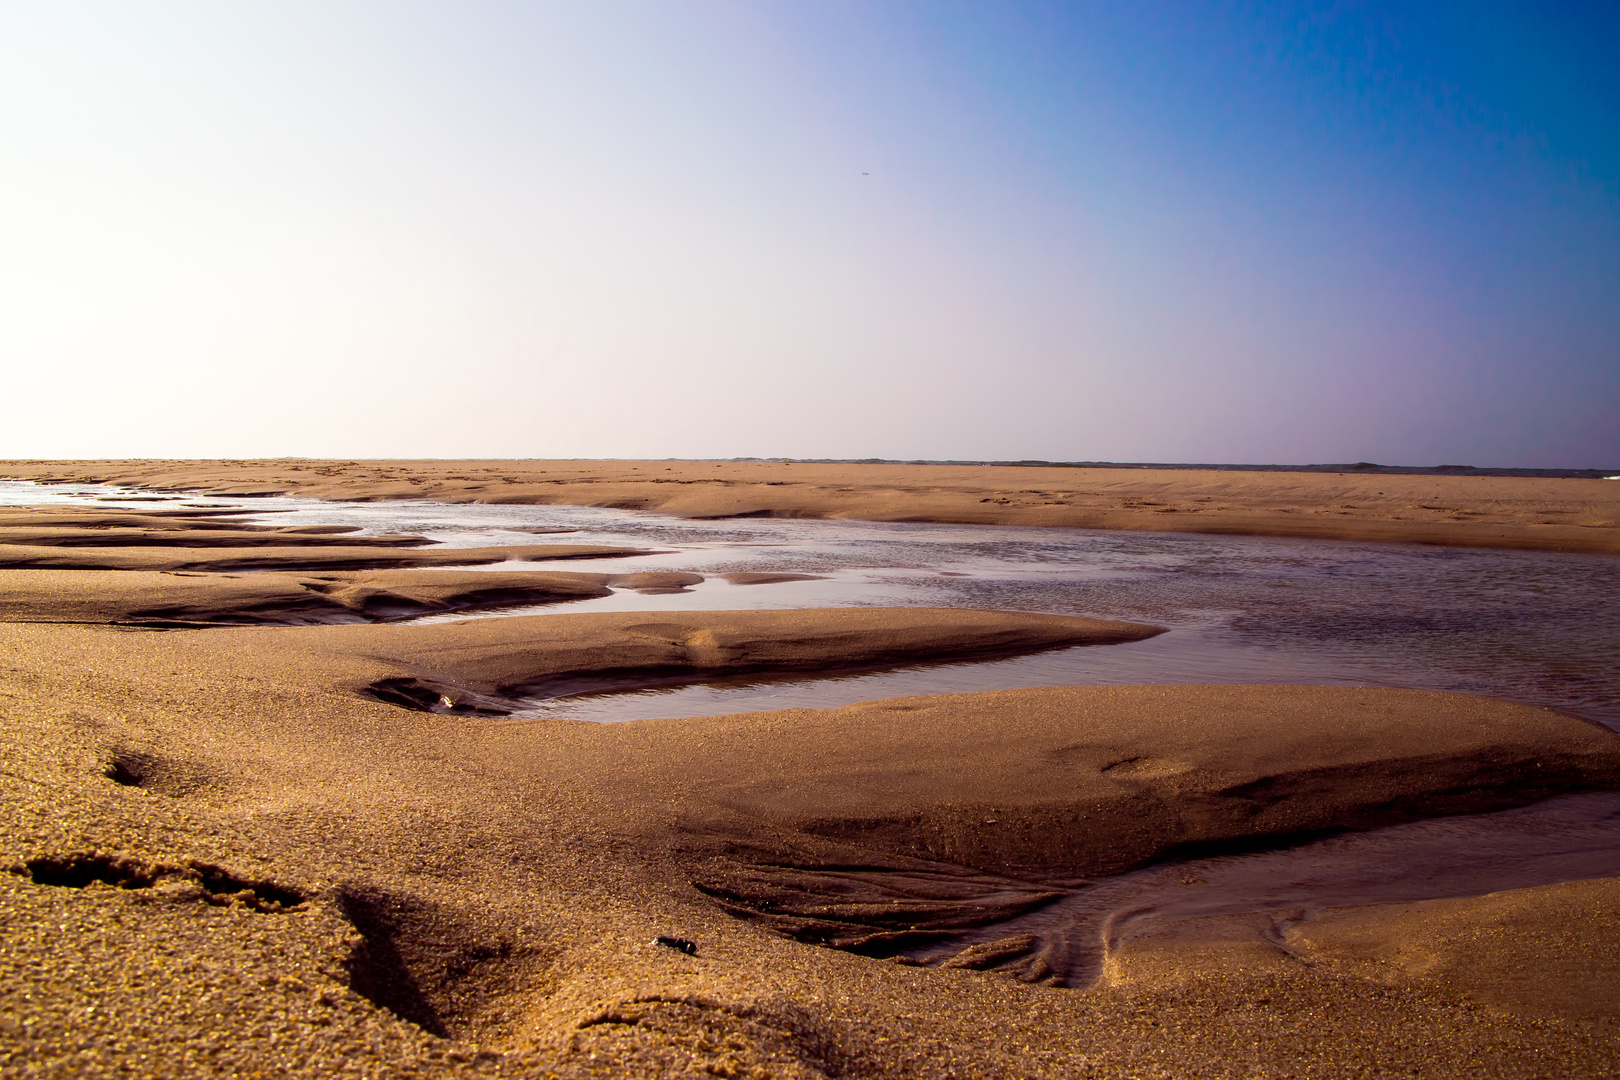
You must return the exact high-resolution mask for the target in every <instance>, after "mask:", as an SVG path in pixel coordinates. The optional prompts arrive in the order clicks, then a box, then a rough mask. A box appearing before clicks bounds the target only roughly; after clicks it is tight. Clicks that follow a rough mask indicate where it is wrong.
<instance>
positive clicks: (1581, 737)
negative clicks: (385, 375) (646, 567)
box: [0, 613, 1620, 1077]
mask: <svg viewBox="0 0 1620 1080" xmlns="http://www.w3.org/2000/svg"><path fill="white" fill-rule="evenodd" d="M737 614H738V613H703V614H702V615H701V616H700V615H694V616H692V618H694V619H697V618H701V619H705V620H708V628H709V629H710V630H712V631H713V632H714V633H715V634H716V636H717V637H719V636H721V635H722V634H723V633H724V632H726V631H727V630H728V628H730V627H732V626H733V625H734V624H733V622H732V620H733V619H735V618H736V617H737ZM820 614H821V613H802V617H803V618H804V619H805V623H804V624H803V625H802V626H801V628H800V629H801V632H803V633H808V634H812V636H813V632H814V631H815V629H816V624H817V622H818V621H819V615H820ZM506 621H516V620H506ZM444 625H447V626H454V625H455V624H444ZM431 629H433V628H431V627H369V626H355V627H317V628H292V629H253V628H237V629H217V630H208V631H201V632H195V633H185V632H182V633H156V634H154V633H129V632H122V631H118V630H116V629H110V628H92V627H80V626H61V625H55V626H47V625H37V624H36V625H24V624H9V625H4V626H0V656H4V657H5V665H6V679H5V681H4V684H3V685H4V695H5V696H4V700H3V701H0V709H3V711H4V715H5V716H6V717H7V723H6V724H5V725H4V727H3V729H0V732H3V736H0V737H3V738H4V740H5V750H4V752H5V761H6V768H7V771H8V783H7V784H6V785H5V787H4V789H3V794H0V798H3V799H4V801H5V813H4V815H0V830H3V836H4V850H5V852H6V853H7V854H6V858H7V860H8V861H10V862H11V865H12V870H13V873H11V874H5V875H0V927H3V930H4V933H3V937H0V940H3V945H0V1015H3V1017H4V1019H3V1020H0V1026H3V1027H4V1030H5V1032H6V1036H7V1040H6V1051H5V1053H7V1054H8V1055H10V1057H9V1059H8V1061H7V1064H8V1065H10V1066H11V1067H13V1068H17V1067H19V1066H21V1065H22V1064H23V1063H26V1064H27V1065H28V1066H29V1067H30V1068H32V1069H33V1070H34V1071H35V1073H36V1074H38V1075H61V1076H69V1075H72V1076H84V1075H109V1074H113V1073H114V1072H117V1071H120V1070H122V1072H123V1074H125V1075H144V1076H164V1075H176V1074H190V1075H231V1074H233V1073H240V1074H249V1073H252V1072H255V1071H258V1072H262V1073H265V1074H272V1073H273V1074H275V1075H288V1076H332V1075H338V1076H344V1075H354V1076H384V1075H387V1076H411V1075H418V1076H460V1075H483V1076H492V1075H509V1076H534V1075H540V1076H544V1075H558V1076H589V1075H613V1076H658V1075H680V1076H714V1075H728V1074H729V1075H737V1076H748V1075H759V1076H764V1075H773V1076H799V1077H815V1076H939V1077H943V1076H969V1075H971V1076H987V1077H1003V1076H1004V1077H1024V1076H1050V1077H1058V1076H1074V1075H1088V1074H1089V1075H1097V1076H1142V1075H1161V1076H1249V1075H1255V1074H1256V1073H1259V1074H1263V1075H1285V1074H1287V1073H1289V1072H1291V1071H1292V1072H1295V1073H1299V1074H1309V1075H1314V1076H1353V1075H1368V1074H1375V1075H1389V1074H1417V1075H1430V1076H1450V1075H1459V1074H1464V1073H1468V1072H1470V1071H1477V1070H1479V1069H1481V1068H1483V1067H1484V1066H1485V1065H1486V1063H1488V1065H1489V1069H1490V1071H1491V1074H1492V1075H1499V1076H1546V1075H1600V1074H1607V1073H1612V1072H1614V1071H1615V1070H1616V1068H1620V1053H1617V1051H1616V1048H1615V1046H1614V1044H1613V1043H1612V1042H1611V1041H1609V1040H1607V1039H1600V1038H1595V1037H1594V1036H1593V1034H1592V1033H1591V1028H1590V1025H1589V1024H1588V1023H1587V1022H1586V1021H1585V1020H1584V1018H1583V1017H1584V1013H1583V1012H1582V1010H1585V1011H1587V1012H1589V1011H1590V1010H1591V1004H1590V1003H1589V1002H1582V1003H1580V1004H1579V1008H1577V1009H1571V1010H1569V1011H1564V1012H1560V1011H1559V1008H1558V1004H1557V1002H1556V1001H1554V1002H1553V1003H1552V1004H1551V1005H1550V1006H1549V1004H1548V1003H1547V1002H1539V1003H1538V1004H1537V1005H1536V1007H1535V1009H1534V1010H1533V1011H1525V1010H1521V1009H1519V1007H1518V1006H1517V1005H1516V1004H1515V999H1513V998H1512V997H1511V996H1505V997H1503V998H1502V999H1501V1000H1499V1001H1497V1000H1493V1001H1491V1002H1488V1003H1482V1002H1481V1001H1479V1000H1477V999H1475V998H1473V997H1470V996H1469V995H1468V994H1467V993H1466V991H1465V990H1460V989H1458V987H1459V986H1463V985H1464V984H1463V983H1461V982H1446V981H1441V980H1438V979H1436V978H1433V977H1431V976H1430V975H1427V974H1423V975H1412V976H1408V975H1406V974H1405V973H1404V971H1403V969H1400V968H1398V967H1396V968H1394V969H1393V970H1392V972H1384V971H1380V972H1378V974H1377V977H1369V976H1368V975H1367V974H1365V973H1363V972H1361V971H1360V970H1359V969H1358V968H1357V966H1356V965H1357V964H1358V963H1361V961H1360V960H1359V959H1357V956H1359V953H1358V954H1357V955H1355V956H1351V957H1350V958H1349V959H1347V960H1344V961H1342V962H1339V961H1336V962H1335V963H1333V964H1300V963H1291V964H1289V965H1288V966H1284V967H1278V966H1276V965H1275V964H1274V965H1271V966H1265V965H1253V964H1248V965H1246V964H1245V963H1242V962H1239V960H1235V959H1234V958H1233V957H1232V956H1230V955H1227V954H1215V955H1210V954H1208V953H1207V951H1206V952H1201V951H1199V950H1198V949H1196V948H1191V949H1183V950H1182V951H1181V952H1180V954H1179V955H1180V956H1181V960H1182V962H1180V963H1179V964H1178V965H1177V966H1176V977H1175V979H1174V980H1168V981H1167V980H1166V979H1164V978H1163V977H1161V976H1159V975H1150V976H1144V977H1143V978H1141V979H1140V980H1133V979H1132V978H1130V977H1129V976H1128V971H1127V972H1126V973H1125V974H1124V975H1122V976H1121V977H1118V978H1116V979H1114V980H1113V981H1111V982H1109V983H1107V984H1105V985H1101V986H1098V987H1094V988H1091V989H1067V990H1065V989H1058V988H1053V987H1050V986H1044V985H1040V984H1039V981H1038V978H1037V981H1036V982H1033V983H1030V982H1025V981H1022V980H1023V979H1025V978H1029V977H1031V976H1036V977H1038V976H1039V974H1040V972H1039V970H1038V967H1037V966H1036V965H1035V964H1034V963H1033V961H1034V960H1038V959H1039V957H1038V951H1037V954H1036V955H1034V956H1033V957H1032V956H1031V955H1030V954H1029V953H1027V952H1026V953H1024V954H1020V955H1011V956H1004V957H1002V958H1001V962H997V957H996V956H994V955H992V956H990V958H989V963H988V964H987V963H985V961H984V952H985V950H982V949H981V950H980V951H979V954H978V955H977V956H974V955H970V956H968V957H966V958H965V959H964V962H963V963H964V965H966V966H958V967H956V968H950V969H940V968H917V967H913V966H907V965H905V964H901V963H897V962H895V961H894V960H891V959H884V958H882V956H881V954H882V953H885V952H887V951H890V950H891V949H892V948H893V947H894V946H895V945H896V943H897V942H896V938H895V937H894V936H892V935H895V934H913V935H916V934H917V933H918V932H920V933H921V934H923V935H932V939H933V940H936V941H948V940H949V934H950V933H951V932H952V931H953V930H958V929H960V928H962V927H964V926H969V925H975V924H978V923H982V922H983V921H985V920H986V919H987V918H989V919H994V918H997V917H1001V916H1005V915H1009V914H1015V913H1016V912H1018V911H1019V910H1023V909H1024V908H1026V907H1028V906H1030V905H1033V904H1038V903H1040V902H1042V900H1043V899H1044V898H1047V897H1050V896H1052V895H1060V894H1061V893H1062V892H1063V890H1065V889H1068V888H1071V887H1073V881H1072V878H1070V877H1068V876H1067V875H1070V874H1073V873H1074V872H1077V871H1081V872H1089V871H1093V870H1102V869H1107V868H1110V867H1114V866H1121V865H1130V864H1134V863H1137V862H1139V861H1141V860H1144V859H1153V858H1157V857H1160V856H1162V854H1163V853H1164V852H1165V851H1166V849H1167V845H1169V846H1174V845H1176V844H1184V843H1186V842H1188V841H1189V840H1201V841H1220V840H1222V839H1223V838H1231V837H1234V836H1235V837H1240V838H1244V837H1254V836H1256V835H1276V834H1278V833H1279V832H1281V833H1284V834H1286V833H1291V832H1293V831H1294V830H1297V829H1299V828H1302V827H1304V828H1309V827H1312V826H1313V825H1316V824H1320V823H1323V822H1328V821H1343V820H1352V821H1360V822H1363V823H1369V824H1371V823H1376V822H1377V821H1382V820H1388V819H1390V818H1399V817H1404V816H1408V815H1411V814H1422V813H1432V812H1438V811H1440V810H1447V809H1451V810H1454V809H1461V808H1465V807H1467V808H1479V807H1484V806H1494V805H1501V804H1503V803H1509V802H1518V801H1524V800H1529V799H1533V798H1536V797H1538V796H1540V795H1542V794H1545V793H1546V792H1547V791H1549V790H1562V789H1567V788H1569V787H1577V788H1578V787H1584V786H1589V785H1612V784H1613V783H1614V782H1615V778H1616V776H1617V773H1620V738H1616V737H1615V736H1613V735H1611V734H1610V733H1608V732H1606V731H1604V730H1601V729H1598V728H1595V727H1593V726H1591V725H1588V724H1585V723H1582V722H1580V721H1577V720H1572V719H1569V718H1567V717H1561V716H1558V715H1557V714H1554V713H1551V712H1548V711H1546V710H1540V709H1531V708H1528V707H1524V706H1516V705H1509V704H1505V703H1500V702H1491V701H1485V700H1482V699H1477V698H1468V697H1461V696H1457V695H1441V694H1431V693H1422V692H1412V691H1381V692H1377V693H1369V692H1367V691H1360V690H1356V689H1354V688H1333V689H1328V688H1289V687H1222V688H1198V687H1177V688H1164V689H1155V688H1106V687H1092V688H1069V689H1062V690H1048V691H1008V692H1001V693H991V694H974V695H958V696H953V697H950V698H946V699H909V700H905V701H899V702H884V703H880V704H875V705H866V706H852V707H849V708H845V709H837V710H827V711H794V712H787V713H767V714H755V715H743V716H733V717H717V718H711V719H706V720H699V721H662V722H660V721H654V722H641V723H632V724H622V725H593V724H586V723H568V722H547V721H531V722H519V721H513V720H487V719H482V718H476V717H458V716H444V715H433V714H426V713H422V712H416V711H410V710H406V709H402V708H399V707H396V706H392V705H389V704H386V703H383V702H379V701H373V700H367V699H365V698H364V697H361V696H359V695H357V694H356V693H355V692H354V690H353V686H352V684H353V682H355V681H356V680H357V679H360V678H363V677H365V676H367V675H369V674H370V673H371V672H373V671H374V670H377V667H378V666H379V665H381V666H384V667H386V666H391V665H392V664H394V663H396V662H397V661H395V660H387V661H383V660H379V659H376V658H373V657H368V656H364V655H360V654H359V653H356V652H353V651H351V649H350V646H349V645H348V644H344V645H342V646H341V647H335V648H332V649H330V650H328V649H326V648H325V647H324V646H318V644H317V643H319V642H320V641H321V639H329V640H331V641H337V640H338V639H340V638H348V637H356V638H361V637H364V638H370V639H376V640H381V639H380V638H378V637H377V635H379V634H381V633H382V632H383V631H390V630H393V631H402V630H431ZM385 636H391V635H385ZM823 640H830V639H826V638H824V639H823ZM843 640H844V641H845V642H846V644H847V642H848V638H847V636H846V637H845V638H844V639H843ZM1102 647H1106V646H1102ZM841 649H842V647H840V648H839V649H829V650H827V651H826V656H827V658H828V659H829V660H838V661H840V662H842V661H845V660H847V659H849V655H848V653H847V652H843V651H841ZM365 651H366V650H365V649H362V650H361V652H365ZM412 655H413V656H416V655H418V654H416V653H413V654H412ZM1144 718H1146V719H1148V720H1149V721H1150V723H1149V726H1148V727H1146V728H1144V727H1143V726H1142V721H1143V719H1144ZM1009 732H1012V733H1015V734H1016V738H1008V737H1006V735H1007V733H1009ZM998 733H1000V734H999V735H998ZM1538 763H1539V767H1538ZM981 814H982V815H983V816H982V817H981V816H979V815H981ZM1079 815H1084V816H1085V820H1084V821H1083V822H1080V823H1077V822H1076V821H1075V820H1074V818H1075V817H1076V816H1079ZM991 817H994V818H995V823H994V824H989V823H988V822H987V819H988V818H991ZM1054 843H1056V844H1058V845H1059V846H1060V847H1062V848H1063V850H1064V851H1065V852H1066V854H1065V855H1064V860H1063V862H1062V865H1061V866H1058V867H1055V869H1057V870H1059V871H1060V872H1061V873H1060V874H1053V873H1052V870H1053V869H1054V867H1046V866H1043V867H1042V868H1041V869H1040V870H1039V871H1038V872H1036V871H1032V869H1031V858H1032V857H1033V856H1036V855H1038V853H1039V852H1040V851H1042V850H1044V849H1046V848H1048V847H1050V846H1051V845H1052V844H1054ZM1572 903H1574V904H1575V906H1576V907H1577V908H1578V909H1579V910H1580V911H1587V910H1602V909H1601V908H1596V909H1594V908H1593V907H1592V904H1591V903H1589V902H1588V901H1587V900H1586V899H1583V898H1581V897H1577V898H1576V899H1575V900H1574V901H1572ZM1583 905H1584V906H1583ZM1449 917H1451V918H1452V919H1453V924H1452V925H1454V926H1466V925H1469V924H1468V919H1469V918H1470V916H1469V915H1468V914H1467V913H1466V912H1465V913H1463V914H1461V915H1454V916H1449ZM1488 917H1489V916H1486V915H1474V916H1472V918H1473V920H1474V923H1479V922H1481V920H1482V919H1485V918H1488ZM1459 920H1460V921H1459ZM1391 925H1393V927H1394V930H1393V931H1392V932H1390V933H1386V936H1385V937H1383V938H1379V937H1377V934H1378V933H1384V931H1380V930H1378V929H1377V927H1376V925H1375V927H1374V931H1373V941H1372V943H1371V944H1369V943H1367V937H1366V934H1367V932H1366V931H1358V932H1360V933H1362V936H1361V937H1357V938H1354V940H1353V941H1352V942H1351V944H1348V945H1346V944H1335V943H1336V942H1341V941H1351V938H1350V937H1349V936H1348V935H1349V933H1350V931H1349V930H1346V931H1345V932H1344V933H1342V934H1340V936H1339V937H1337V938H1332V939H1328V938H1323V942H1324V943H1323V944H1321V945H1319V946H1317V947H1318V948H1319V949H1320V950H1322V951H1323V952H1324V953H1325V952H1327V951H1328V950H1330V949H1333V948H1338V949H1339V950H1340V951H1341V952H1343V951H1346V950H1349V951H1351V952H1355V951H1356V950H1360V953H1365V952H1367V951H1369V950H1372V951H1376V950H1377V949H1380V948H1388V947H1391V946H1390V945H1388V944H1387V942H1394V943H1395V945H1394V947H1398V946H1399V942H1400V941H1401V940H1403V939H1404V938H1403V935H1405V934H1408V933H1410V931H1408V930H1407V929H1406V924H1404V923H1401V922H1400V921H1399V920H1397V921H1396V922H1394V923H1393V924H1391ZM913 928H915V930H914V929H913ZM658 935H664V936H668V937H671V938H675V939H683V940H688V941H691V942H693V943H695V950H696V955H693V956H689V955H686V954H684V953H682V952H679V951H676V950H674V949H672V948H668V947H665V946H660V945H656V944H653V943H652V942H653V939H654V937H655V936H658ZM885 935H890V936H885ZM818 941H821V942H827V943H830V944H833V945H843V946H845V948H829V947H823V946H820V945H817V944H816V942H818ZM851 950H853V951H851ZM1273 951H1275V950H1273ZM1453 951H1457V950H1455V949H1454V950H1453ZM1532 952H1534V950H1532ZM869 953H876V954H880V955H863V954H869ZM1279 955H1280V954H1279ZM1604 955H1606V954H1603V955H1598V954H1597V953H1595V952H1594V951H1592V950H1585V951H1581V950H1571V949H1565V950H1564V951H1563V952H1562V953H1560V954H1559V959H1558V963H1559V964H1560V965H1563V966H1564V967H1567V966H1568V965H1570V964H1574V965H1576V966H1577V967H1579V966H1580V965H1582V964H1584V965H1585V967H1584V968H1582V970H1583V971H1585V972H1586V973H1587V977H1588V978H1591V977H1592V974H1591V973H1592V971H1593V970H1594V968H1595V967H1601V961H1602V960H1603V956H1604ZM1284 959H1285V960H1286V957H1285V958H1284ZM976 967H985V968H986V969H985V970H976V969H975V968H976ZM1559 970H1563V967H1560V968H1559ZM1602 970H1609V969H1602ZM1549 1008H1550V1009H1551V1011H1552V1013H1553V1015H1551V1016H1550V1017H1549V1015H1548V1011H1549Z"/></svg>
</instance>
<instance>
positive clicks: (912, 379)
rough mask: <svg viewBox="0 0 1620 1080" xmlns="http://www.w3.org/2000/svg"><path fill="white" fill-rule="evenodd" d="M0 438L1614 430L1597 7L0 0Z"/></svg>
mask: <svg viewBox="0 0 1620 1080" xmlns="http://www.w3.org/2000/svg"><path fill="white" fill-rule="evenodd" d="M0 207H3V209H0V365H3V372H4V386H5V388H6V389H5V393H4V397H3V400H4V401H5V403H6V406H7V407H6V409H5V420H4V422H3V423H0V455H3V456H11V457H90V456H158V455H161V456H186V457H205V456H206V457H213V456H277V455H306V456H345V457H385V456H424V457H464V456H492V457H641V456H647V457H669V456H676V457H730V456H741V455H757V456H798V457H840V458H842V457H866V456H880V457H896V458H959V459H1017V458H1044V459H1049V460H1116V461H1205V462H1290V463H1307V462H1350V461H1358V460H1366V461H1378V462H1385V463H1391V464H1472V465H1478V466H1528V467H1612V466H1616V465H1620V5H1615V4H1613V3H1602V4H1585V5H1583V4H1578V3H1567V4H1532V3H1524V4H1508V3H1503V4H1498V3H1491V2H1489V0H1471V2H1468V3H1458V4H1434V5H1411V4H1354V3H1340V4H1330V3H1323V4H1236V3H1232V4H1203V3H1163V4H1160V3H1151V2H1147V3H1144V2H1131V3H1124V2H1121V3H1117V4H1037V3H1027V4H1020V3H1013V2H1008V0H997V2H994V3H992V2H982V3H956V2H930V3H922V2H900V0H895V2H885V0H858V2H838V0H808V2H755V3H731V2H708V0H663V2H657V3H613V2H604V0H588V2H586V0H581V2H579V3H556V4H553V3H538V2H535V3H500V2H484V3H479V2H469V0H456V2H454V3H451V2H448V0H445V2H440V3H420V2H410V0H386V2H376V3H363V2H344V0H319V2H311V3H304V2H299V0H274V2H270V3H248V2H239V3H220V2H217V0H208V2H199V3H155V2H134V3H132V2H127V0H122V2H116V3H112V2H110V3H104V4H98V3H78V2H74V0H48V2H37V3H31V2H19V0H3V2H0Z"/></svg>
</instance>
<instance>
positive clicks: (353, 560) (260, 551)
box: [0, 530, 646, 571]
mask: <svg viewBox="0 0 1620 1080" xmlns="http://www.w3.org/2000/svg"><path fill="white" fill-rule="evenodd" d="M4 537H5V532H4V530H0V539H3V538H4ZM643 554H646V552H645V551H641V550H637V549H635V548H622V547H607V546H604V545H600V544H510V545H505V546H501V547H477V548H443V547H435V548H404V549H400V548H393V549H390V548H374V547H361V546H355V547H347V546H333V547H317V548H308V547H252V548H215V547H195V548H188V547H74V548H62V547H33V546H29V545H25V544H3V543H0V569H7V570H158V571H161V570H215V571H232V570H254V571H257V570H384V569H408V568H411V567H429V566H447V567H448V566H478V565H487V564H489V563H498V562H507V561H509V560H517V561H520V562H552V561H556V560H559V559H615V558H622V557H624V556H626V555H643Z"/></svg>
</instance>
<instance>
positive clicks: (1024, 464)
mask: <svg viewBox="0 0 1620 1080" xmlns="http://www.w3.org/2000/svg"><path fill="white" fill-rule="evenodd" d="M580 460H582V461H583V460H611V459H600V458H598V459H585V458H581V459H580ZM624 460H626V461H629V460H632V459H630V458H626V459H624ZM634 460H640V459H634ZM663 460H666V461H760V462H770V463H780V464H784V465H975V466H985V467H989V468H1025V469H1176V470H1182V471H1206V472H1283V473H1364V474H1367V475H1371V476H1521V477H1528V478H1535V479H1548V480H1607V479H1609V478H1610V477H1613V476H1615V475H1617V474H1620V466H1617V467H1615V468H1613V469H1506V468H1480V467H1478V466H1475V465H1378V464H1375V463H1374V462H1371V461H1357V462H1355V463H1353V464H1342V465H1234V464H1225V465H1210V464H1196V463H1192V462H1152V461H1045V460H1042V459H1038V458H1032V459H1030V460H1027V461H966V460H962V461H957V460H937V461H936V460H932V459H923V458H918V459H914V460H906V459H902V458H788V457H738V458H665V459H663Z"/></svg>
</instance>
